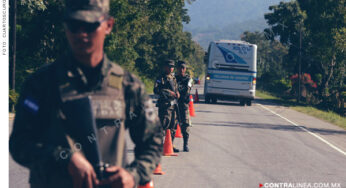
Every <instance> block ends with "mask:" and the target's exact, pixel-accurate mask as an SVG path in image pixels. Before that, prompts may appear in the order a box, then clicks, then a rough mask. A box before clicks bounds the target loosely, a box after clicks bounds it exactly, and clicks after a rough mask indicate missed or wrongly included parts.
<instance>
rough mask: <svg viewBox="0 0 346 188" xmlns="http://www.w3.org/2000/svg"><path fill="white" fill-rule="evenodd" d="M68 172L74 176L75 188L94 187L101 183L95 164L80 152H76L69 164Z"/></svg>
mask: <svg viewBox="0 0 346 188" xmlns="http://www.w3.org/2000/svg"><path fill="white" fill-rule="evenodd" d="M68 172H69V174H70V175H71V177H72V181H73V187H74V188H85V187H86V188H93V187H94V185H97V184H99V180H98V179H97V177H96V173H95V171H94V168H93V166H92V165H91V164H90V163H89V161H88V160H87V159H86V158H85V157H84V156H83V155H82V154H81V153H79V152H74V153H73V154H72V156H71V159H70V162H69V164H68Z"/></svg>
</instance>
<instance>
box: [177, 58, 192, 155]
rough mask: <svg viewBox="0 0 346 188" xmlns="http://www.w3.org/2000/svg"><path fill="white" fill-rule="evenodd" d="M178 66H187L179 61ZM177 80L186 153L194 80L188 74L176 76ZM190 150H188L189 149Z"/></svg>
mask: <svg viewBox="0 0 346 188" xmlns="http://www.w3.org/2000/svg"><path fill="white" fill-rule="evenodd" d="M178 66H186V65H185V62H183V61H179V62H178ZM175 77H176V79H177V83H178V88H179V93H180V98H179V100H178V104H179V113H180V119H181V121H182V122H180V123H181V125H180V126H181V132H182V134H183V139H184V151H185V150H186V148H187V146H188V140H189V136H190V134H189V132H190V129H189V126H190V111H189V100H190V98H189V97H190V91H191V87H192V79H191V78H190V76H189V75H188V74H185V75H184V76H181V75H178V74H176V76H175ZM187 150H188V149H187Z"/></svg>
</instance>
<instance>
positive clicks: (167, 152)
mask: <svg viewBox="0 0 346 188" xmlns="http://www.w3.org/2000/svg"><path fill="white" fill-rule="evenodd" d="M163 155H164V156H178V154H176V153H174V152H173V144H172V137H171V131H170V130H169V129H167V130H166V138H165V143H164V144H163Z"/></svg>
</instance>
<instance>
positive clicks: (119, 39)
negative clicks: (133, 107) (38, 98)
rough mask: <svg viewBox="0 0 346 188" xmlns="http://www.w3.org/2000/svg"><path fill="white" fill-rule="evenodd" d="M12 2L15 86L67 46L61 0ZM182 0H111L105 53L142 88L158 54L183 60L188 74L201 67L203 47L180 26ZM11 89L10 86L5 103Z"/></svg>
mask: <svg viewBox="0 0 346 188" xmlns="http://www.w3.org/2000/svg"><path fill="white" fill-rule="evenodd" d="M16 2H17V25H16V31H17V35H16V36H17V50H16V56H17V57H16V88H15V89H16V91H20V88H21V85H22V83H23V81H24V79H25V78H26V77H27V76H28V75H30V74H31V73H33V72H34V71H35V70H37V69H38V68H39V67H40V66H42V65H43V64H46V63H51V62H54V61H55V60H56V59H57V58H58V57H59V55H60V54H62V53H64V51H65V50H67V49H66V48H67V46H68V45H67V41H66V38H65V33H64V28H63V24H62V22H63V16H62V15H63V11H64V1H61V0H45V1H43V0H21V1H16ZM192 2H193V1H187V2H186V3H192ZM184 7H185V1H184V0H150V1H144V0H131V1H129V0H111V7H110V8H111V10H110V15H111V16H113V17H114V18H115V26H114V30H113V32H112V34H111V35H110V36H108V38H107V39H106V42H105V51H106V53H107V54H108V56H109V58H110V59H111V60H113V61H114V62H116V63H118V64H120V65H121V66H122V67H124V68H125V69H127V70H130V71H132V72H134V73H135V74H137V75H138V76H140V77H141V79H142V81H143V82H144V83H145V84H146V86H147V88H148V90H150V88H152V85H153V80H154V79H155V77H156V76H158V74H159V73H160V66H161V65H162V62H163V60H164V59H168V58H169V59H173V60H185V61H187V62H188V64H189V70H188V71H190V72H191V74H194V76H199V75H201V74H203V73H204V66H203V58H204V50H203V49H202V48H201V47H200V46H199V44H197V43H196V42H194V41H192V37H191V34H190V33H189V32H184V31H183V22H184V23H188V22H189V21H190V18H189V16H188V14H187V10H186V9H185V8H184ZM17 96H18V95H17V93H16V92H15V91H14V90H11V91H10V105H12V104H13V103H14V102H15V101H16V97H17Z"/></svg>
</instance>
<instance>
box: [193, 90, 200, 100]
mask: <svg viewBox="0 0 346 188" xmlns="http://www.w3.org/2000/svg"><path fill="white" fill-rule="evenodd" d="M193 100H194V101H195V103H196V102H199V97H198V91H197V89H196V93H195V98H194V99H193Z"/></svg>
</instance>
